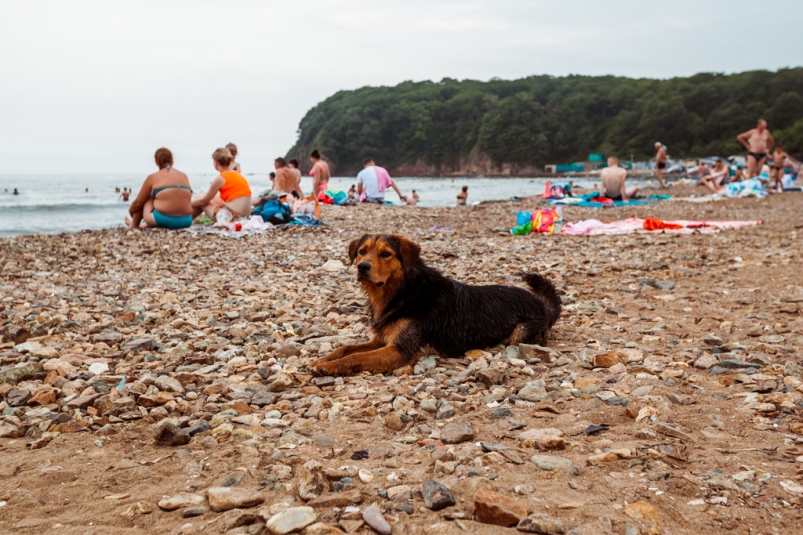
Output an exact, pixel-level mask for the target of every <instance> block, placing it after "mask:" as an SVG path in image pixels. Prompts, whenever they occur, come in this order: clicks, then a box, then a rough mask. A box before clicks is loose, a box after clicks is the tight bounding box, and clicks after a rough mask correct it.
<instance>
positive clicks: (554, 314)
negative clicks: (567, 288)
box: [522, 273, 562, 328]
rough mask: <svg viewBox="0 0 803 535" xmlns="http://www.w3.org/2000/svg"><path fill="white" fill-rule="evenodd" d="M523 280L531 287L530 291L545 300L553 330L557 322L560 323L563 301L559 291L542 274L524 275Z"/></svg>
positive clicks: (550, 325)
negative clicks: (559, 317)
mask: <svg viewBox="0 0 803 535" xmlns="http://www.w3.org/2000/svg"><path fill="white" fill-rule="evenodd" d="M522 278H523V279H524V282H526V283H527V286H529V287H530V290H531V291H532V292H533V293H534V294H535V295H537V296H538V297H540V298H541V299H542V300H543V302H544V305H546V310H547V314H548V316H549V327H550V328H552V326H553V325H555V322H556V321H558V316H560V311H561V303H562V301H561V299H560V296H559V295H558V290H557V289H555V285H554V284H552V281H550V280H549V279H547V278H546V277H544V276H543V275H541V274H540V273H523V274H522Z"/></svg>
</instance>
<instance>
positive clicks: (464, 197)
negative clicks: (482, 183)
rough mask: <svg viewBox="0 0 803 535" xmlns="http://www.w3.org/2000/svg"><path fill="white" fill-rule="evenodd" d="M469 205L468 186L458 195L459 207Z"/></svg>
mask: <svg viewBox="0 0 803 535" xmlns="http://www.w3.org/2000/svg"><path fill="white" fill-rule="evenodd" d="M467 203H468V186H463V189H461V190H460V193H458V194H457V206H465V205H466V204H467Z"/></svg>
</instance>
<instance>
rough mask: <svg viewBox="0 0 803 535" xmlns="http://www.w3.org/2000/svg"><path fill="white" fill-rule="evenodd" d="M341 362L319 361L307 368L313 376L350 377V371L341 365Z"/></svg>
mask: <svg viewBox="0 0 803 535" xmlns="http://www.w3.org/2000/svg"><path fill="white" fill-rule="evenodd" d="M339 363H340V361H339V360H326V359H318V360H316V361H314V362H313V363H312V364H310V365H309V366H307V368H309V370H310V371H311V372H312V374H313V375H317V376H319V377H320V376H324V377H325V376H330V375H348V371H347V370H345V369H344V366H342V365H341V364H339Z"/></svg>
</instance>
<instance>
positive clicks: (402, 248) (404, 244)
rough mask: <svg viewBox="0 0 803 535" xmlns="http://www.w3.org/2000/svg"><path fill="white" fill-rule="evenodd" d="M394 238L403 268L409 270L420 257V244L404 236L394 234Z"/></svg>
mask: <svg viewBox="0 0 803 535" xmlns="http://www.w3.org/2000/svg"><path fill="white" fill-rule="evenodd" d="M394 238H396V241H397V242H399V252H400V253H401V257H402V265H403V266H404V270H405V271H410V270H411V269H412V268H413V266H415V265H416V264H417V263H418V259H419V258H420V257H421V246H420V245H418V244H417V243H415V242H413V241H410V240H408V239H407V238H405V237H404V236H394Z"/></svg>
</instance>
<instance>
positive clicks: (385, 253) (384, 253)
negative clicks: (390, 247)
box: [379, 251, 393, 258]
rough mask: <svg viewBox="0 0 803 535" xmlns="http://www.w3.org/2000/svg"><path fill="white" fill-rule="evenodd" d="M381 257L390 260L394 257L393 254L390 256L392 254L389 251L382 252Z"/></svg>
mask: <svg viewBox="0 0 803 535" xmlns="http://www.w3.org/2000/svg"><path fill="white" fill-rule="evenodd" d="M379 256H380V257H381V258H390V257H391V256H393V255H392V254H390V253H389V252H387V251H382V252H381V253H379Z"/></svg>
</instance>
